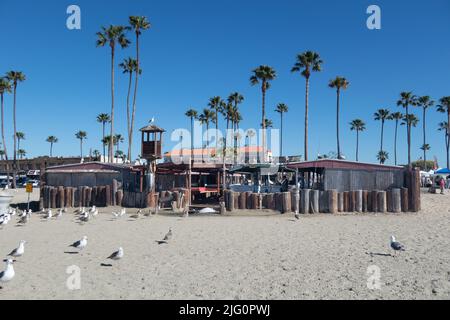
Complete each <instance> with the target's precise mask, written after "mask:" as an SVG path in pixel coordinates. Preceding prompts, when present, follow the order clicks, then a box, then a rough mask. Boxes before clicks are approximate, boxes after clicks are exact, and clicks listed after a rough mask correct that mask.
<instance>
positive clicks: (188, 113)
mask: <svg viewBox="0 0 450 320" xmlns="http://www.w3.org/2000/svg"><path fill="white" fill-rule="evenodd" d="M184 115H185V116H186V117H188V118H190V119H191V162H192V160H193V159H194V120H195V119H197V118H198V112H197V110H195V109H193V108H190V109H189V110H188V111H186V113H185V114H184Z"/></svg>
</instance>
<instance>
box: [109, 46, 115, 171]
mask: <svg viewBox="0 0 450 320" xmlns="http://www.w3.org/2000/svg"><path fill="white" fill-rule="evenodd" d="M110 136H111V140H110V141H109V155H108V156H109V162H110V163H113V159H114V158H113V150H114V145H113V142H114V141H113V137H114V45H113V46H111V128H110Z"/></svg>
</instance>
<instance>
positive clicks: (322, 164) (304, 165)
mask: <svg viewBox="0 0 450 320" xmlns="http://www.w3.org/2000/svg"><path fill="white" fill-rule="evenodd" d="M287 167H288V168H292V169H300V170H301V169H347V170H349V169H354V170H369V171H376V170H382V171H387V170H403V169H404V167H399V166H388V165H383V164H375V163H364V162H354V161H346V160H335V159H321V160H314V161H303V162H294V163H289V164H287Z"/></svg>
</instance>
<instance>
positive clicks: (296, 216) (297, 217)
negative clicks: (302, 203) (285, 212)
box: [294, 211, 300, 220]
mask: <svg viewBox="0 0 450 320" xmlns="http://www.w3.org/2000/svg"><path fill="white" fill-rule="evenodd" d="M294 217H295V219H297V220H300V215H299V214H298V212H297V211H295V213H294Z"/></svg>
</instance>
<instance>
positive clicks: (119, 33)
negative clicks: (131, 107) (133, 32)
mask: <svg viewBox="0 0 450 320" xmlns="http://www.w3.org/2000/svg"><path fill="white" fill-rule="evenodd" d="M128 29H129V28H128V27H123V26H112V25H111V26H109V27H108V28H105V27H102V30H101V31H100V32H97V37H98V38H97V47H104V46H105V45H109V47H110V48H111V127H110V136H114V54H115V48H116V44H119V45H120V46H121V47H122V48H126V47H128V45H129V44H130V41H129V40H128V39H127V38H126V37H125V31H126V30H128ZM138 69H139V67H138ZM111 143H112V140H111V141H110V144H111ZM108 156H109V161H110V162H112V159H113V145H112V144H111V145H110V149H109V155H108Z"/></svg>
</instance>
